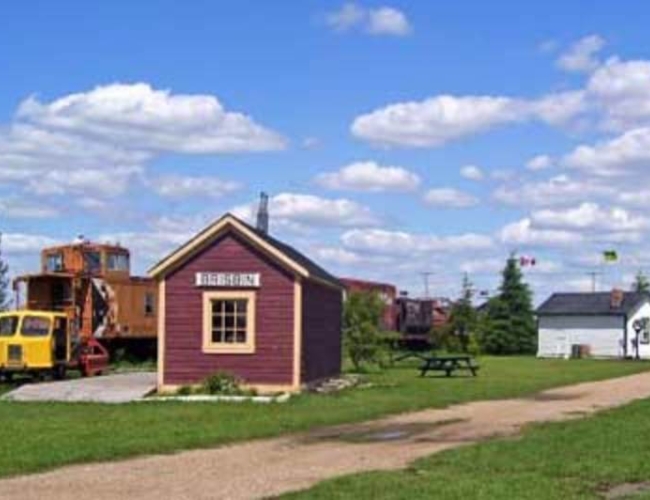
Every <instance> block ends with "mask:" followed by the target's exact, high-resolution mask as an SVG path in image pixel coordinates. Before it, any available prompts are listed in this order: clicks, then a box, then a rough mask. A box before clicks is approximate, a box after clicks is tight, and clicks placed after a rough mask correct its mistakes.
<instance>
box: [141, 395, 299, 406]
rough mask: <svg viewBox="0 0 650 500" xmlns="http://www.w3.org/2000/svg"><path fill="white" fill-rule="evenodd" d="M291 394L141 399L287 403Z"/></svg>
mask: <svg viewBox="0 0 650 500" xmlns="http://www.w3.org/2000/svg"><path fill="white" fill-rule="evenodd" d="M289 399H291V394H290V393H288V392H285V393H283V394H280V395H279V396H222V395H218V394H192V395H188V396H160V397H151V398H145V399H141V400H140V401H147V402H152V403H155V402H158V401H180V402H183V403H260V404H271V403H286V402H287V401H289Z"/></svg>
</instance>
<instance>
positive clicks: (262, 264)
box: [164, 233, 294, 385]
mask: <svg viewBox="0 0 650 500" xmlns="http://www.w3.org/2000/svg"><path fill="white" fill-rule="evenodd" d="M197 272H234V273H250V272H257V273H260V274H261V281H262V286H261V288H259V289H258V290H257V311H256V313H257V317H256V330H257V331H256V339H255V353H254V354H204V353H203V352H202V307H203V305H202V294H203V292H204V291H205V290H218V288H214V289H213V288H209V289H208V288H197V287H196V286H194V279H195V273H197ZM293 294H294V277H293V275H291V274H290V273H288V272H287V271H285V270H284V269H282V268H281V267H279V266H278V265H277V264H276V263H274V262H273V261H272V260H271V259H269V258H268V257H266V256H265V255H264V254H262V253H261V252H260V251H259V250H257V249H255V248H253V247H252V246H250V245H249V244H248V243H246V242H244V241H243V240H241V238H239V237H237V236H235V235H233V234H231V233H229V234H227V235H225V236H223V237H221V238H220V239H218V240H217V241H215V242H214V243H213V244H211V245H210V246H209V247H208V248H207V249H204V250H203V251H201V252H200V253H198V254H197V255H195V256H193V257H192V258H191V259H190V260H188V261H187V262H186V263H185V264H183V265H182V266H181V267H180V268H179V269H177V270H175V271H174V272H172V273H171V274H170V275H168V276H167V278H166V283H165V304H166V307H165V310H166V311H165V340H164V341H165V349H164V358H165V359H164V384H166V385H179V384H190V383H197V382H200V381H201V380H202V379H204V378H205V377H207V376H208V375H210V374H212V373H214V372H216V371H218V370H225V371H229V372H231V373H234V374H235V375H237V376H239V377H241V378H242V379H244V380H245V381H246V382H248V383H252V384H281V385H290V384H291V383H292V380H293V299H294V295H293Z"/></svg>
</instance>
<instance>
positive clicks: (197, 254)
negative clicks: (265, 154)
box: [150, 214, 343, 392]
mask: <svg viewBox="0 0 650 500" xmlns="http://www.w3.org/2000/svg"><path fill="white" fill-rule="evenodd" d="M150 275H151V276H152V277H154V278H156V279H157V280H158V283H159V292H158V293H159V307H158V311H159V312H158V314H159V317H158V321H159V326H158V385H159V389H160V390H163V391H166V390H167V391H168V390H173V389H174V388H177V387H178V386H181V385H185V384H196V383H199V382H201V381H202V380H203V379H204V378H205V377H207V376H209V375H211V374H213V373H215V372H217V371H227V372H230V373H233V374H234V375H236V376H238V377H240V378H241V379H242V380H244V381H245V382H246V384H247V385H250V386H252V387H255V388H257V389H258V390H260V391H262V392H266V391H280V390H286V391H297V390H299V389H300V388H301V387H302V386H303V385H305V384H308V383H310V382H313V381H316V380H319V379H323V378H327V377H331V376H335V375H338V374H339V373H340V369H341V314H342V299H343V287H342V285H341V283H340V282H339V281H338V280H337V279H336V278H335V277H333V276H332V275H330V274H329V273H328V272H327V271H325V270H324V269H323V268H321V267H320V266H318V265H317V264H315V263H314V262H312V261H311V260H310V259H309V258H307V257H305V256H304V255H303V254H301V253H299V252H298V251H296V250H295V249H293V248H292V247H290V246H288V245H286V244H284V243H282V242H280V241H278V240H276V239H275V238H273V237H271V236H269V235H268V234H266V232H264V231H259V230H257V229H255V228H253V227H251V226H250V225H248V224H246V223H244V222H243V221H241V220H239V219H238V218H236V217H234V216H233V215H230V214H227V215H225V216H224V217H222V218H221V219H219V220H217V221H216V222H214V223H213V224H211V225H210V226H208V227H207V228H206V229H204V230H203V231H201V232H200V233H199V234H197V235H196V236H195V237H194V238H192V239H191V240H190V241H188V242H187V243H185V244H184V245H183V246H181V247H180V248H178V249H177V250H176V251H174V252H172V253H171V254H170V255H169V256H167V257H166V258H164V259H163V260H162V261H160V262H159V263H158V264H156V265H155V266H154V267H153V268H152V269H151V270H150Z"/></svg>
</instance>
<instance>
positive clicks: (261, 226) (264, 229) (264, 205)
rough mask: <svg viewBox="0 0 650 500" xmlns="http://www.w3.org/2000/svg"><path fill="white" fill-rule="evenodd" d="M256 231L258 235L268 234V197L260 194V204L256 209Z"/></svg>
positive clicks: (263, 193) (262, 193)
mask: <svg viewBox="0 0 650 500" xmlns="http://www.w3.org/2000/svg"><path fill="white" fill-rule="evenodd" d="M257 230H258V231H259V232H260V233H264V234H268V233H269V195H268V194H266V193H265V192H263V191H262V192H261V193H260V204H259V207H258V209H257Z"/></svg>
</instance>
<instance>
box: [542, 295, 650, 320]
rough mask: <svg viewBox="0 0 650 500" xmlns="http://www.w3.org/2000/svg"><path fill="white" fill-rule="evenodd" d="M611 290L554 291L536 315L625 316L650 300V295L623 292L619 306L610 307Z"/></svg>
mask: <svg viewBox="0 0 650 500" xmlns="http://www.w3.org/2000/svg"><path fill="white" fill-rule="evenodd" d="M611 297H612V294H611V292H596V293H554V294H553V295H551V296H550V297H549V298H548V299H547V300H546V302H544V303H543V304H542V305H541V306H539V307H538V308H537V315H538V316H553V315H567V316H625V315H627V314H629V313H631V312H632V311H634V310H635V309H636V308H637V307H639V306H640V305H641V304H642V303H643V302H644V301H650V295H649V294H646V293H637V292H623V302H622V303H621V306H620V307H616V308H614V307H612V303H611Z"/></svg>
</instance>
